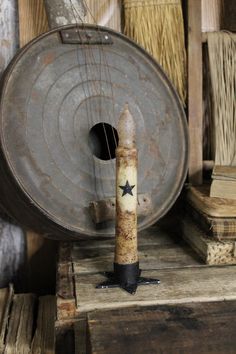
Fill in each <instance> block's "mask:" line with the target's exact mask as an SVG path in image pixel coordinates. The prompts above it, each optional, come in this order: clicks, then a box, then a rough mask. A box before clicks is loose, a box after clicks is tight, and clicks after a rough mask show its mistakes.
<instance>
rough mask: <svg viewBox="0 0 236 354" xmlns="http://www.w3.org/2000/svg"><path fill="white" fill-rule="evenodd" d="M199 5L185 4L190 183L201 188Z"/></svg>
mask: <svg viewBox="0 0 236 354" xmlns="http://www.w3.org/2000/svg"><path fill="white" fill-rule="evenodd" d="M201 14H202V12H201V1H196V0H188V123H189V149H190V151H189V180H190V182H191V183H193V184H195V185H199V184H202V168H203V151H202V149H203V148H202V125H203V122H202V114H203V108H202V34H201V20H202V18H201Z"/></svg>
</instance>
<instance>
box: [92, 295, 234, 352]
mask: <svg viewBox="0 0 236 354" xmlns="http://www.w3.org/2000/svg"><path fill="white" fill-rule="evenodd" d="M235 316H236V302H235V301H229V302H212V303H209V302H207V303H194V304H183V305H178V306H176V305H175V306H173V305H165V306H155V307H144V308H140V307H139V308H129V309H125V310H124V309H119V310H112V311H98V312H93V313H90V314H89V315H88V327H89V333H90V346H91V349H90V351H89V353H93V354H95V353H96V354H118V353H119V354H120V353H123V354H130V353H135V354H143V353H148V354H154V353H155V354H199V353H201V354H233V353H235V348H236V337H235V331H236V321H235Z"/></svg>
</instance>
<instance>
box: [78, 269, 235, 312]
mask: <svg viewBox="0 0 236 354" xmlns="http://www.w3.org/2000/svg"><path fill="white" fill-rule="evenodd" d="M235 271H236V267H235V266H228V267H227V266H225V267H224V266H223V267H199V268H197V267H196V268H180V269H163V270H162V269H160V270H153V271H143V272H142V276H144V277H151V278H157V279H160V280H161V284H159V285H150V286H140V287H139V288H138V290H137V293H136V294H135V295H134V296H131V295H129V294H128V293H126V292H125V291H122V290H121V289H96V288H95V287H96V285H97V284H100V283H101V282H103V281H105V280H106V278H105V277H104V276H103V275H102V274H90V275H88V274H85V275H77V276H75V281H76V284H75V287H76V301H77V311H78V313H82V312H86V311H92V310H95V309H105V308H117V307H127V306H131V305H142V306H144V305H156V304H171V303H172V304H177V303H184V302H195V301H199V302H204V301H223V300H234V299H236V281H235Z"/></svg>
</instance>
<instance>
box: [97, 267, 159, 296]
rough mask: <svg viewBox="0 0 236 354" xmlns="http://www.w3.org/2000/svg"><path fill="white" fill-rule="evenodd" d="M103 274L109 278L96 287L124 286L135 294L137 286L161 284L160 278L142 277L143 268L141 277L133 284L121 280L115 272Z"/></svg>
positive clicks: (123, 287)
mask: <svg viewBox="0 0 236 354" xmlns="http://www.w3.org/2000/svg"><path fill="white" fill-rule="evenodd" d="M103 274H104V275H105V276H106V277H107V278H108V280H107V281H105V282H103V283H101V284H98V285H97V286H96V289H109V288H122V289H124V290H125V291H127V292H128V293H129V294H131V295H134V294H135V293H136V290H137V287H138V286H140V285H151V284H160V280H158V279H152V278H144V277H140V275H141V270H139V277H138V280H137V282H136V283H133V284H127V283H126V284H125V283H121V282H119V280H118V279H117V276H116V274H115V272H104V273H103Z"/></svg>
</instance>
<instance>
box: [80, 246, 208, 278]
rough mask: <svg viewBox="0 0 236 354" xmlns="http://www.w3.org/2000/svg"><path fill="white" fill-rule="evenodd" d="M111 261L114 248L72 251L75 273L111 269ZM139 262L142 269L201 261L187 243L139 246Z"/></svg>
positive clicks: (192, 264) (196, 263)
mask: <svg viewBox="0 0 236 354" xmlns="http://www.w3.org/2000/svg"><path fill="white" fill-rule="evenodd" d="M113 261H114V250H113V249H112V248H98V249H79V248H77V250H76V251H74V252H73V268H74V272H75V273H77V274H83V273H97V272H104V271H111V270H112V269H113ZM139 262H140V268H141V269H143V270H148V269H161V268H177V267H194V266H196V265H199V264H201V263H202V262H201V261H200V259H199V258H198V257H197V256H196V255H195V253H194V252H193V251H192V250H191V248H190V247H188V246H187V245H182V246H177V245H175V246H172V247H171V246H170V245H167V246H155V247H151V246H140V247H139Z"/></svg>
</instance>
